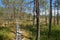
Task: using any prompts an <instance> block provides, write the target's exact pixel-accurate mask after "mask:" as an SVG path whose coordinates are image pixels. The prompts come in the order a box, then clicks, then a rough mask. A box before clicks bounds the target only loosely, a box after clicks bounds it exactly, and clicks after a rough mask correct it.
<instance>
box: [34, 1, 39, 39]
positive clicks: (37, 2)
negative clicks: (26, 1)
mask: <svg viewBox="0 0 60 40" xmlns="http://www.w3.org/2000/svg"><path fill="white" fill-rule="evenodd" d="M35 1H36V23H37V24H36V25H37V32H36V33H37V35H36V40H40V22H39V17H40V9H39V8H40V1H39V0H35Z"/></svg>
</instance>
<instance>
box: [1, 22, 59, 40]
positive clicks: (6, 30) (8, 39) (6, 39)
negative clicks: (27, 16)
mask: <svg viewBox="0 0 60 40" xmlns="http://www.w3.org/2000/svg"><path fill="white" fill-rule="evenodd" d="M13 25H14V26H13ZM19 25H20V28H21V29H23V30H25V34H26V35H27V34H28V33H29V35H28V37H32V40H35V38H36V25H34V26H33V25H32V22H20V23H19ZM40 27H41V33H40V34H41V37H40V39H41V40H48V26H46V25H45V24H42V23H41V25H40ZM11 30H14V31H16V30H15V23H14V24H12V25H11V26H10V27H0V40H13V38H14V37H15V36H14V35H15V34H12V33H11V32H10V31H11ZM13 36H14V37H13ZM50 36H51V37H50V40H60V25H55V26H54V25H53V24H52V30H51V35H50Z"/></svg>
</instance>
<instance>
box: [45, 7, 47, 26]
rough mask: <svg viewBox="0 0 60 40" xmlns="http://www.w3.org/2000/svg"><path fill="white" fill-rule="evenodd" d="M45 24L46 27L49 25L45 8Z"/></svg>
mask: <svg viewBox="0 0 60 40" xmlns="http://www.w3.org/2000/svg"><path fill="white" fill-rule="evenodd" d="M45 22H46V25H47V15H46V7H45Z"/></svg>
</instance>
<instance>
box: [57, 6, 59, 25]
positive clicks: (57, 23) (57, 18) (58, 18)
mask: <svg viewBox="0 0 60 40" xmlns="http://www.w3.org/2000/svg"><path fill="white" fill-rule="evenodd" d="M58 24H59V11H58V6H57V25H58Z"/></svg>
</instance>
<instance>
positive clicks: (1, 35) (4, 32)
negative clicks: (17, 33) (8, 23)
mask: <svg viewBox="0 0 60 40" xmlns="http://www.w3.org/2000/svg"><path fill="white" fill-rule="evenodd" d="M10 31H11V30H10V29H9V28H7V27H0V40H13V36H11V35H12V33H11V32H10Z"/></svg>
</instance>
